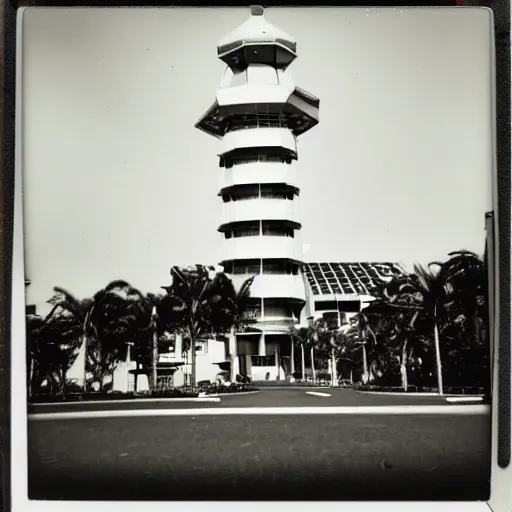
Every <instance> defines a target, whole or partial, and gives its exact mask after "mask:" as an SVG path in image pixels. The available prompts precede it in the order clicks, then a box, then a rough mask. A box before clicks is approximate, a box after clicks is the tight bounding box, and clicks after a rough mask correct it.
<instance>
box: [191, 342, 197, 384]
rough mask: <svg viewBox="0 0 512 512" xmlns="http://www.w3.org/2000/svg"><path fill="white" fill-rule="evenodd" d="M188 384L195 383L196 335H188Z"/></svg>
mask: <svg viewBox="0 0 512 512" xmlns="http://www.w3.org/2000/svg"><path fill="white" fill-rule="evenodd" d="M190 385H191V386H192V387H194V386H195V385H196V336H195V334H192V333H191V335H190Z"/></svg>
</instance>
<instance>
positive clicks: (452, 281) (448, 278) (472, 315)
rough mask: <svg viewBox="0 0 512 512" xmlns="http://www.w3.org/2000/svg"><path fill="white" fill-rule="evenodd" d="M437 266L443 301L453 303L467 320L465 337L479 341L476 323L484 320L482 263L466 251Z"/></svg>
mask: <svg viewBox="0 0 512 512" xmlns="http://www.w3.org/2000/svg"><path fill="white" fill-rule="evenodd" d="M449 256H450V259H449V260H448V261H446V262H444V263H442V264H440V274H441V275H442V277H443V280H444V282H445V284H446V285H447V286H446V288H447V293H446V295H447V299H448V300H449V301H450V302H452V303H456V304H457V305H458V307H459V308H460V309H461V310H462V313H463V314H464V316H465V318H466V319H467V320H468V327H469V329H468V334H469V336H471V337H473V338H474V339H475V340H479V339H480V337H481V336H480V322H479V319H480V318H482V317H484V316H485V312H484V311H483V308H484V307H485V306H486V305H485V300H484V296H485V286H486V284H485V283H486V276H485V269H484V262H483V260H482V258H480V257H479V256H478V255H477V254H475V253H473V252H470V251H456V252H451V253H450V254H449Z"/></svg>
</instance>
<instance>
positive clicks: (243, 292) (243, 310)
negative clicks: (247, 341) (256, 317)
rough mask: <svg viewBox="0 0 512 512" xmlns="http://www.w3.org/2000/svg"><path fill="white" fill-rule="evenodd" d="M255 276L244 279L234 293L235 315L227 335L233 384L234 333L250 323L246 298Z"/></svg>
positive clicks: (234, 361)
mask: <svg viewBox="0 0 512 512" xmlns="http://www.w3.org/2000/svg"><path fill="white" fill-rule="evenodd" d="M254 278H255V276H252V277H249V278H248V279H246V280H245V281H244V282H243V283H242V286H240V289H239V290H238V292H237V293H236V299H235V302H236V313H235V316H234V318H233V325H232V326H231V329H230V333H229V344H230V349H229V357H230V359H231V366H230V368H231V375H230V380H231V382H235V380H236V374H237V365H236V358H237V357H238V351H237V340H236V333H237V332H243V331H244V330H245V329H246V328H247V327H248V326H249V325H250V324H251V322H252V320H251V319H250V318H248V317H247V307H248V300H247V299H248V298H249V297H250V293H251V286H252V283H253V281H254Z"/></svg>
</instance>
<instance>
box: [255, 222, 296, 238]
mask: <svg viewBox="0 0 512 512" xmlns="http://www.w3.org/2000/svg"><path fill="white" fill-rule="evenodd" d="M262 224H263V226H262V231H263V235H264V236H285V237H290V238H293V237H294V231H293V228H291V227H288V226H286V225H284V224H283V223H282V222H279V221H263V223H262Z"/></svg>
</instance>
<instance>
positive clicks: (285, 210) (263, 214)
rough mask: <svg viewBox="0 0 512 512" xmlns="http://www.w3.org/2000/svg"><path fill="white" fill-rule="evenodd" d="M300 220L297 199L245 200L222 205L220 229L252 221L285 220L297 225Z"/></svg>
mask: <svg viewBox="0 0 512 512" xmlns="http://www.w3.org/2000/svg"><path fill="white" fill-rule="evenodd" d="M299 219H300V213H299V198H298V197H296V196H295V198H294V199H293V200H290V199H246V200H242V201H230V202H229V203H223V205H222V216H221V227H220V228H219V230H222V227H223V226H225V225H227V224H230V223H232V222H241V221H253V220H286V221H289V222H290V223H298V222H299Z"/></svg>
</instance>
